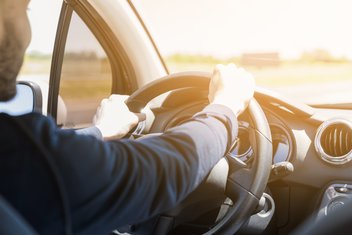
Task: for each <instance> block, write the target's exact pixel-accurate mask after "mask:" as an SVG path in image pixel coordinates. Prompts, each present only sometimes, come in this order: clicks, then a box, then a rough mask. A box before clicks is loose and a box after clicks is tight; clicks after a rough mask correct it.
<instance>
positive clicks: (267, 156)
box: [126, 72, 272, 235]
mask: <svg viewBox="0 0 352 235" xmlns="http://www.w3.org/2000/svg"><path fill="white" fill-rule="evenodd" d="M210 76H211V74H209V73H200V72H184V73H176V74H172V75H168V76H166V77H163V78H160V79H157V80H155V81H153V82H152V83H150V84H148V85H146V86H144V87H142V88H141V89H139V90H137V91H136V92H134V93H133V94H132V95H131V96H130V97H129V99H128V100H127V101H126V104H127V106H128V107H129V108H130V110H131V111H132V112H136V113H138V112H140V111H141V110H142V109H143V108H144V107H145V106H146V105H147V103H148V102H149V101H151V100H152V99H153V98H155V97H157V96H159V95H161V94H163V93H166V92H169V91H173V90H177V89H184V88H197V89H199V90H203V91H207V90H208V88H209V82H210ZM206 94H207V92H206ZM247 112H248V115H249V117H250V119H251V121H252V123H253V129H252V130H253V132H254V139H255V146H253V147H252V148H253V150H254V152H255V156H254V158H253V161H252V162H251V163H250V164H243V162H241V161H240V160H238V159H234V158H233V157H227V158H226V159H227V164H228V166H229V167H228V169H229V172H228V175H227V177H225V181H226V189H225V194H226V196H227V197H228V198H230V199H231V200H232V202H233V203H234V204H233V205H232V207H231V208H230V209H229V210H228V211H227V213H226V214H225V215H224V216H223V217H222V218H221V219H220V221H217V222H216V224H215V225H213V226H212V227H211V228H210V230H208V232H206V233H205V234H209V235H210V234H234V233H235V232H236V231H238V229H239V228H240V227H241V225H242V224H243V222H245V221H246V220H247V219H248V218H249V217H250V216H251V215H252V214H253V212H254V211H255V209H256V207H257V205H258V203H259V200H260V199H261V197H262V195H263V192H264V190H265V188H266V185H267V182H268V178H269V174H270V169H271V164H272V143H271V133H270V129H269V125H268V122H267V120H266V117H265V115H264V112H263V110H262V109H261V107H260V106H259V104H258V103H257V102H256V100H254V99H252V100H251V101H250V103H249V106H248V109H247ZM220 174H222V175H224V174H226V173H224V172H220ZM201 197H202V196H199V198H201ZM158 231H160V230H158ZM165 232H166V233H167V232H168V231H165Z"/></svg>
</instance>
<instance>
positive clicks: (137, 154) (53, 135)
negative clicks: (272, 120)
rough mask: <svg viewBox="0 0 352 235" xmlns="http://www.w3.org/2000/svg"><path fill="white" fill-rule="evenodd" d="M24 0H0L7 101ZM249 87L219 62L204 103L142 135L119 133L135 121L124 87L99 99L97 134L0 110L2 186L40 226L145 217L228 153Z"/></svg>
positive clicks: (21, 37)
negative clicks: (187, 116) (155, 131)
mask: <svg viewBox="0 0 352 235" xmlns="http://www.w3.org/2000/svg"><path fill="white" fill-rule="evenodd" d="M28 2H29V1H28V0H0V99H1V101H6V100H9V99H11V98H12V97H13V96H14V95H15V94H16V77H17V74H18V72H19V70H20V67H21V64H22V60H23V56H24V53H25V50H26V47H27V46H28V44H29V41H30V27H29V23H28V19H27V15H26V11H27V5H28ZM253 92H254V80H253V78H252V77H251V75H250V74H248V73H247V72H245V71H244V70H243V69H239V68H237V67H235V66H234V65H228V66H223V65H218V66H217V67H216V68H215V70H214V73H213V75H212V79H211V82H210V87H209V103H210V104H209V105H208V106H207V107H205V108H204V110H203V111H201V112H200V113H197V114H195V115H194V116H193V117H192V118H191V119H189V120H188V121H187V122H184V123H183V124H182V125H179V126H177V127H175V128H172V129H170V130H168V131H166V132H165V133H164V134H162V135H160V136H153V137H150V138H145V139H142V140H139V141H133V140H129V139H119V140H118V138H120V137H122V136H124V135H125V134H126V133H127V132H128V131H130V129H131V128H132V127H133V126H135V125H136V123H137V121H138V119H137V117H136V116H135V115H134V114H133V113H131V112H130V111H129V110H128V108H127V107H126V105H125V103H124V100H125V98H126V97H123V96H119V95H112V96H111V97H110V98H109V99H105V100H103V101H102V103H101V105H100V107H99V108H98V111H97V114H96V116H95V118H94V126H93V127H91V128H89V129H88V130H86V132H90V133H94V134H95V135H94V136H93V135H83V134H80V133H77V132H76V131H74V130H62V129H59V128H57V127H56V125H55V123H54V122H53V120H52V119H51V118H50V117H45V116H43V115H40V114H38V113H29V114H26V115H22V116H10V115H8V114H5V113H1V114H0V130H1V131H0V141H1V147H0V194H1V196H2V197H4V198H5V199H6V200H7V201H8V202H9V203H10V204H11V205H12V206H13V207H14V208H15V209H16V210H17V211H18V212H19V213H20V214H21V215H23V217H24V218H25V219H26V220H27V221H28V222H29V224H30V225H31V226H32V227H33V228H34V229H35V230H36V231H37V232H39V233H40V234H65V233H66V234H70V233H74V234H76V233H77V234H104V233H105V234H107V233H108V232H110V231H112V230H113V229H115V228H116V227H118V226H121V225H125V224H131V223H138V222H141V221H144V220H147V219H148V218H151V217H153V216H155V215H157V214H160V213H162V212H165V211H166V210H168V209H170V208H172V207H174V206H175V205H177V204H178V203H180V202H181V201H182V200H183V199H184V198H185V197H186V196H187V195H189V194H190V193H191V192H192V191H193V190H194V189H195V188H196V187H197V186H198V185H199V184H200V183H201V182H202V181H203V180H204V179H205V177H206V176H207V174H208V173H209V171H210V170H211V169H212V167H213V166H214V165H215V164H216V163H217V162H218V161H219V160H220V159H221V158H222V157H223V156H224V155H225V154H226V151H227V150H228V148H229V146H230V145H231V144H232V142H233V141H234V138H235V137H236V135H237V121H236V117H237V116H238V115H239V114H240V113H241V112H242V111H243V110H244V109H245V108H246V106H247V103H248V101H249V100H250V99H251V97H252V96H253ZM99 137H100V138H99Z"/></svg>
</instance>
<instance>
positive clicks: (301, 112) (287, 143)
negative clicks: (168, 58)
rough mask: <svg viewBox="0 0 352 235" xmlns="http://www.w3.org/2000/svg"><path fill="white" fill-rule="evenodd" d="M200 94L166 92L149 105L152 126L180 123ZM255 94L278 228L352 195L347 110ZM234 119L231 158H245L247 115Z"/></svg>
mask: <svg viewBox="0 0 352 235" xmlns="http://www.w3.org/2000/svg"><path fill="white" fill-rule="evenodd" d="M187 92H190V93H191V94H188V93H187ZM205 97H206V93H202V91H195V90H190V91H185V90H183V91H177V92H171V93H170V94H169V95H168V97H167V98H166V99H165V100H164V102H163V105H162V106H161V107H159V108H157V109H155V110H153V112H154V113H155V114H156V117H155V122H154V124H153V126H152V127H151V129H153V132H163V131H164V130H166V129H168V128H171V127H173V126H175V125H178V124H179V123H182V122H183V121H184V120H186V119H188V118H190V117H191V116H193V115H194V114H195V113H196V112H199V111H201V110H202V109H203V107H204V106H206V105H207V100H206V98H205ZM255 98H256V100H257V101H258V103H259V104H260V106H261V107H262V109H263V111H264V113H265V116H266V118H267V121H268V124H269V127H270V130H271V137H272V146H273V157H272V173H273V172H275V169H276V170H277V171H276V174H271V176H270V179H269V184H268V189H267V193H268V194H270V195H272V197H273V200H274V203H275V204H276V212H275V213H276V217H277V221H276V224H277V227H278V228H279V229H280V231H281V232H279V233H283V234H287V233H288V232H289V231H292V229H293V228H295V227H296V226H297V225H298V224H300V223H301V222H302V221H303V220H304V219H305V218H307V217H309V216H312V215H314V216H316V217H317V218H320V217H322V216H326V215H327V214H328V212H329V211H332V210H334V209H335V208H337V207H339V206H343V205H344V204H345V202H346V201H347V200H350V199H352V161H351V160H352V110H346V109H333V108H331V109H322V108H313V107H310V106H307V105H305V104H301V103H296V102H295V101H292V100H288V99H286V98H285V97H281V96H280V95H278V94H276V93H273V92H270V91H264V90H258V91H257V92H256V94H255ZM190 101H191V102H190ZM238 120H239V132H238V143H237V145H236V147H235V148H234V149H233V150H232V152H231V157H236V158H238V159H239V160H241V161H242V162H244V163H250V162H251V160H252V159H253V158H254V157H256V156H255V146H253V143H255V141H253V132H254V131H253V125H252V120H251V119H250V116H249V115H248V114H247V113H246V112H244V113H243V114H242V115H241V116H239V118H238ZM259 157H260V156H259Z"/></svg>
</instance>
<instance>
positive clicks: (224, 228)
mask: <svg viewBox="0 0 352 235" xmlns="http://www.w3.org/2000/svg"><path fill="white" fill-rule="evenodd" d="M59 2H60V6H61V7H60V14H59V16H58V25H57V29H56V35H55V41H54V49H53V52H52V55H51V57H50V58H49V59H50V66H47V67H49V68H50V69H49V70H48V71H49V72H48V79H47V80H46V81H43V79H40V77H39V78H38V77H37V75H36V74H34V75H24V76H22V77H21V78H20V79H19V80H20V81H19V83H18V86H23V87H24V89H18V96H19V98H18V99H16V100H14V102H13V103H8V104H0V110H1V111H4V110H5V111H6V112H9V111H7V110H6V108H7V107H10V108H12V109H13V110H14V111H15V113H14V115H18V114H22V113H26V112H30V111H37V112H42V113H43V114H44V115H49V116H51V117H53V118H54V119H55V120H56V123H57V125H58V126H59V127H60V128H74V129H79V128H84V127H87V126H89V125H90V123H91V120H92V116H93V115H94V113H95V110H96V107H97V106H98V104H99V102H100V100H101V99H102V98H105V97H107V96H108V95H109V94H113V93H115V94H128V95H130V97H129V99H128V100H127V102H126V103H127V105H128V107H129V108H130V110H131V111H133V112H135V113H144V114H145V116H146V119H145V120H143V121H141V122H140V123H139V124H138V126H137V127H136V128H135V129H134V130H133V132H132V133H130V134H129V136H128V137H126V138H140V137H142V136H145V135H150V134H159V133H163V132H165V131H166V130H168V129H169V128H172V127H174V126H177V125H178V124H180V123H182V122H183V121H184V120H186V119H188V118H190V117H192V116H193V115H194V114H195V113H197V112H199V111H201V110H202V109H203V108H204V107H205V106H206V105H207V104H208V98H207V95H208V86H209V79H210V76H211V73H210V72H209V71H201V70H197V71H195V70H194V69H192V68H191V69H185V70H182V72H170V71H169V68H168V66H167V65H166V62H165V59H164V58H163V56H162V55H161V53H160V51H159V50H158V45H157V43H156V41H154V39H153V37H152V34H151V32H150V31H149V30H148V27H147V26H148V25H147V24H146V22H144V21H143V14H142V13H143V12H141V10H140V9H141V8H138V7H137V5H138V3H136V2H137V1H131V0H125V1H123V0H118V1H116V0H104V1H102V0H87V1H84V0H72V1H59ZM78 35H80V36H81V37H83V38H85V40H84V41H83V40H77V37H78ZM77 48H78V49H77ZM87 48H88V49H87ZM92 51H93V52H94V53H92ZM251 56H252V55H249V54H247V57H246V58H245V59H246V60H243V61H242V63H243V64H245V63H249V62H248V58H249V60H250V58H251ZM265 56H268V54H266V55H265ZM275 56H276V55H269V57H270V58H271V59H272V60H273V58H274V57H275ZM36 59H37V60H38V61H39V60H41V59H42V57H38V56H37V57H36ZM245 61H247V62H245ZM235 62H236V61H235ZM255 63H257V62H255ZM275 63H276V62H275ZM295 63H297V62H295ZM324 63H327V62H321V63H320V64H319V65H322V66H325V64H324ZM334 63H335V64H337V62H334ZM335 64H333V65H335ZM294 65H296V64H294ZM348 65H349V66H352V63H349V64H348ZM25 66H26V64H25ZM263 66H269V67H270V66H274V67H270V69H272V70H275V69H278V68H279V67H280V66H282V65H276V64H274V65H273V64H269V65H268V64H266V65H263ZM283 66H284V65H283ZM326 66H331V65H330V64H328V65H326ZM25 68H27V67H25ZM28 68H30V67H28ZM28 68H27V69H28ZM258 71H259V72H262V73H264V72H265V71H266V70H265V67H263V68H258ZM263 71H264V72H263ZM350 76H351V77H352V73H351V74H350ZM351 77H349V80H348V79H346V81H343V82H345V84H346V85H345V86H349V84H351V83H350V81H351ZM44 80H45V79H44ZM322 80H323V79H322ZM347 80H348V81H347ZM319 83H320V82H319V80H318V82H317V84H319ZM287 89H290V88H287ZM317 89H319V87H318V88H317ZM348 90H349V92H350V91H351V88H350V87H349V88H348ZM28 91H30V93H29V94H28ZM309 92H313V91H310V90H309V91H307V93H309ZM21 97H22V98H21ZM350 97H351V96H350ZM23 100H26V101H32V102H29V104H28V103H25V104H24V102H23ZM344 101H345V102H344V103H329V104H327V103H321V104H319V103H318V104H307V103H305V102H302V101H301V100H298V99H293V98H292V97H287V96H285V95H283V94H281V93H279V92H277V91H274V90H272V89H270V88H269V89H268V88H264V87H261V86H260V85H258V86H257V88H256V90H255V95H254V98H253V100H252V101H251V102H250V104H249V106H248V108H247V110H246V111H245V112H244V113H243V114H241V116H240V117H239V118H238V121H239V127H238V128H239V132H238V140H237V142H236V144H235V145H234V146H233V147H232V149H231V151H230V152H229V153H228V154H227V155H226V156H225V157H224V158H223V160H221V161H220V162H219V163H218V164H217V165H216V166H215V167H214V169H213V170H212V171H211V172H210V174H209V176H208V177H207V179H206V180H205V181H204V182H203V183H202V184H201V185H200V187H199V188H197V190H195V191H194V192H193V193H192V194H191V195H189V197H188V198H186V199H185V200H184V201H183V202H182V203H180V205H178V206H177V207H176V208H173V209H172V210H170V211H165V213H163V214H161V215H158V216H156V217H155V218H151V219H150V220H149V221H145V222H143V223H140V224H130V225H126V226H123V227H120V228H116V230H115V231H112V234H133V235H135V234H136V235H139V234H173V235H178V234H183V235H187V234H189V235H191V234H263V235H266V234H274V235H275V234H277V235H282V234H340V233H348V232H347V231H349V230H348V229H349V228H350V227H351V225H350V221H351V219H352V217H351V216H352V213H350V211H349V208H350V206H351V205H352V204H351V198H352V173H351V172H352V171H351V170H352V165H351V162H352V161H351V160H352V105H351V104H352V102H351V99H350V100H348V98H346V100H344ZM18 106H24V107H20V109H21V110H20V111H18ZM0 217H1V218H4V219H5V218H9V221H11V222H8V223H7V222H6V223H2V224H4V225H5V224H6V225H7V226H3V225H0V233H1V234H35V232H34V231H33V230H32V229H31V228H30V226H29V225H28V224H26V222H25V221H23V219H22V218H21V217H20V215H18V213H16V212H14V210H13V209H12V208H11V205H8V203H6V202H5V200H4V199H1V200H0ZM17 229H23V230H22V231H21V230H17Z"/></svg>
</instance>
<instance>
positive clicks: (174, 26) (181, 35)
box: [28, 0, 352, 58]
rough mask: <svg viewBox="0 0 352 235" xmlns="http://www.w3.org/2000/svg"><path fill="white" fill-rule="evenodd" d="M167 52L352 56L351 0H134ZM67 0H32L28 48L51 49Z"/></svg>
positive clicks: (217, 54)
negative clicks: (322, 52) (316, 51)
mask: <svg viewBox="0 0 352 235" xmlns="http://www.w3.org/2000/svg"><path fill="white" fill-rule="evenodd" d="M133 2H134V3H135V4H136V5H137V7H138V9H139V11H140V13H141V14H142V17H143V18H144V19H145V20H146V23H147V26H148V27H149V29H150V31H151V33H152V35H153V37H154V39H155V41H156V43H157V45H158V47H159V49H160V50H161V53H162V54H164V55H169V54H173V53H191V54H206V55H213V56H217V57H231V56H238V55H240V54H241V53H244V52H279V53H280V56H281V57H283V58H296V57H298V56H299V55H300V54H301V53H302V52H304V51H311V50H314V49H325V50H328V51H329V52H330V53H332V54H333V55H335V56H346V57H349V58H352V30H350V29H351V22H352V14H351V9H352V1H351V0H245V1H244V0H133ZM61 4H62V0H50V1H47V0H32V1H31V3H30V6H29V12H28V14H29V18H30V21H31V24H32V34H33V40H32V43H31V45H30V47H29V50H28V51H39V52H42V53H50V52H51V51H52V48H53V41H54V38H55V33H56V26H57V21H58V16H59V10H60V6H61Z"/></svg>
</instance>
